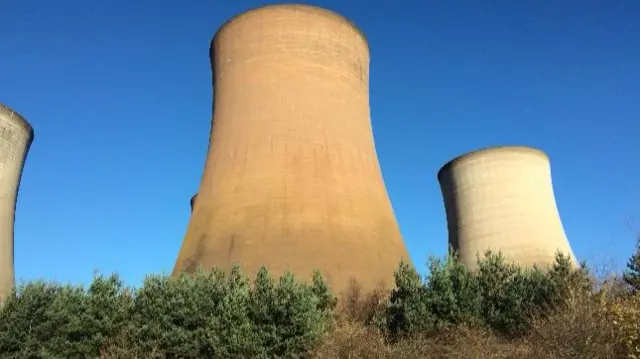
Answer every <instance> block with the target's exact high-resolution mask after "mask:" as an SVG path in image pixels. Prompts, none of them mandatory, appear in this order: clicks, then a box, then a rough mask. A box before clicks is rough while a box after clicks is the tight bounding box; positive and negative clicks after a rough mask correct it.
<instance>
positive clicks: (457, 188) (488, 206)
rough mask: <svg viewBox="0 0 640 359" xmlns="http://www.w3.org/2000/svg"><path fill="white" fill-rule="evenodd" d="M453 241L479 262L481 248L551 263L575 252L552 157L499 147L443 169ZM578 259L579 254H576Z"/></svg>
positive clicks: (466, 257) (521, 260)
mask: <svg viewBox="0 0 640 359" xmlns="http://www.w3.org/2000/svg"><path fill="white" fill-rule="evenodd" d="M438 181H439V182H440V188H441V190H442V195H443V198H444V204H445V209H446V212H447V222H448V228H449V244H450V245H451V247H452V249H454V250H456V251H458V254H459V256H460V260H461V261H462V263H465V264H466V265H468V266H469V267H471V268H475V267H476V263H477V257H476V255H477V254H480V255H481V256H482V255H483V254H484V252H485V250H486V249H491V250H493V251H494V252H496V251H498V250H500V251H502V253H503V254H504V255H505V257H506V259H507V260H509V261H513V262H516V263H517V264H520V265H523V266H532V265H533V264H537V265H538V266H540V267H545V266H546V265H548V264H551V263H553V262H554V260H555V254H556V252H557V251H561V252H562V253H564V254H566V255H570V256H571V258H572V259H574V256H573V252H572V250H571V248H570V246H569V242H568V240H567V237H566V235H565V232H564V229H563V227H562V222H561V221H560V216H559V214H558V209H557V207H556V202H555V198H554V194H553V186H552V183H551V167H550V165H549V158H548V157H547V155H546V154H545V153H543V152H542V151H540V150H537V149H533V148H528V147H493V148H488V149H483V150H480V151H476V152H471V153H468V154H466V155H463V156H460V157H458V158H455V159H454V160H452V161H450V162H449V163H447V164H446V165H444V167H442V169H440V171H439V172H438ZM574 264H575V259H574Z"/></svg>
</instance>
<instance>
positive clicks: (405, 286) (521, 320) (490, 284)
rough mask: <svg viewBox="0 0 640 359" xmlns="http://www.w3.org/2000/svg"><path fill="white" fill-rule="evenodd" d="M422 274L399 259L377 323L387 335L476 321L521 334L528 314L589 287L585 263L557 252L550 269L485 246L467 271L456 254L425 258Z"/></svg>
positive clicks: (540, 311)
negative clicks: (580, 265) (577, 265)
mask: <svg viewBox="0 0 640 359" xmlns="http://www.w3.org/2000/svg"><path fill="white" fill-rule="evenodd" d="M429 267H430V273H429V275H428V276H427V277H426V279H425V280H423V279H422V278H421V277H420V275H419V274H418V273H417V272H416V271H415V269H413V268H412V267H410V266H408V265H406V264H401V265H400V268H399V269H398V271H397V272H396V274H395V278H396V289H394V290H393V291H392V293H391V296H390V299H389V303H388V305H387V308H386V309H385V311H384V312H383V314H382V316H381V317H380V320H379V323H380V325H382V327H383V329H384V330H386V331H388V332H389V334H390V335H391V336H392V337H402V336H406V335H414V334H418V333H428V332H433V331H437V330H440V329H444V328H449V327H452V326H456V325H460V324H466V325H473V326H477V325H481V326H487V327H489V328H491V329H493V330H495V331H498V332H500V333H503V334H507V335H519V334H523V333H525V332H526V331H527V329H529V327H530V325H531V319H532V318H535V317H539V316H540V315H543V314H547V313H551V312H553V311H554V310H558V309H560V308H562V306H563V305H564V303H565V301H566V300H567V298H568V297H569V296H570V294H571V293H572V292H573V291H575V290H580V289H582V290H584V291H588V290H590V288H591V284H590V281H589V279H588V276H587V273H586V271H585V270H584V269H581V270H574V269H573V268H572V266H571V261H570V259H569V258H568V257H566V256H564V255H562V254H560V253H559V254H558V255H557V256H556V263H555V264H554V265H553V266H552V267H551V268H550V270H546V271H543V270H541V269H538V268H533V269H524V268H521V267H519V266H516V265H514V264H511V263H508V262H506V261H505V259H504V257H503V256H502V255H501V254H499V253H498V254H494V253H491V252H487V253H486V254H485V257H484V258H479V259H478V267H477V270H475V271H470V270H469V269H467V267H466V266H464V265H463V264H462V263H460V262H459V261H458V260H457V259H456V256H455V255H449V256H448V257H447V258H446V259H445V260H439V259H436V258H432V259H430V266H429Z"/></svg>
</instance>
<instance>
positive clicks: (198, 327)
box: [0, 267, 335, 358]
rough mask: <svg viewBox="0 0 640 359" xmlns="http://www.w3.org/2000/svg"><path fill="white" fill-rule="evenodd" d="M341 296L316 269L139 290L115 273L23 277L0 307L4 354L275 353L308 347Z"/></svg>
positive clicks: (0, 351) (201, 278)
mask: <svg viewBox="0 0 640 359" xmlns="http://www.w3.org/2000/svg"><path fill="white" fill-rule="evenodd" d="M334 305H335V300H334V298H333V297H332V296H331V295H330V292H329V291H328V288H327V286H326V285H325V284H324V282H323V280H322V278H321V277H320V276H319V274H316V275H314V278H313V282H312V283H310V284H304V283H301V282H297V281H296V280H295V278H294V277H293V275H291V274H285V275H283V276H282V277H280V278H278V279H274V278H272V277H271V276H270V275H269V273H268V272H267V271H266V270H265V269H262V270H261V271H260V272H259V273H258V275H257V277H256V278H255V281H254V282H253V285H252V286H250V283H249V280H248V279H247V278H246V277H244V276H243V275H242V274H241V273H240V270H239V269H238V268H237V267H236V268H234V269H233V270H232V271H231V273H229V274H225V273H224V272H222V271H217V270H215V271H213V272H210V273H204V272H199V273H197V274H196V275H194V276H187V275H183V276H181V277H179V278H171V277H167V276H150V277H148V278H146V280H145V281H144V284H143V285H142V287H141V288H139V289H138V290H133V289H130V288H126V287H125V286H124V285H123V284H122V282H121V281H120V279H119V278H118V276H116V275H112V276H110V277H107V278H105V277H103V276H96V277H95V279H94V281H93V283H92V284H91V285H90V286H89V288H88V289H87V290H85V289H83V288H82V287H78V286H71V285H60V284H55V283H45V282H33V283H26V284H22V285H21V286H19V287H18V288H17V291H16V293H15V295H14V296H13V297H10V298H8V299H7V300H6V302H5V303H4V305H3V307H2V308H1V309H0V356H1V357H2V358H97V357H100V356H101V355H102V356H103V357H110V356H111V357H127V358H129V357H143V358H154V357H158V358H226V357H243V358H274V357H296V356H301V355H303V354H305V353H308V352H310V351H311V350H312V349H313V348H314V347H315V346H316V345H317V344H318V342H319V341H320V340H321V339H322V336H323V334H324V333H325V332H326V331H327V330H328V329H329V326H330V324H331V322H330V319H331V316H330V314H331V310H332V309H333V306H334Z"/></svg>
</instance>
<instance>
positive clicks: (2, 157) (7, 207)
mask: <svg viewBox="0 0 640 359" xmlns="http://www.w3.org/2000/svg"><path fill="white" fill-rule="evenodd" d="M31 141H33V129H32V128H31V126H30V125H29V123H28V122H27V121H26V120H25V119H24V118H22V116H20V115H19V114H18V113H16V112H14V111H13V110H11V109H10V108H8V107H6V106H4V105H2V104H0V302H1V301H2V300H3V299H4V298H5V297H6V296H7V295H9V294H10V293H11V291H12V290H13V287H14V284H15V276H14V272H13V222H14V218H15V209H16V200H17V197H18V188H19V187H20V178H21V176H22V168H23V166H24V161H25V159H26V157H27V153H28V152H29V147H30V146H31Z"/></svg>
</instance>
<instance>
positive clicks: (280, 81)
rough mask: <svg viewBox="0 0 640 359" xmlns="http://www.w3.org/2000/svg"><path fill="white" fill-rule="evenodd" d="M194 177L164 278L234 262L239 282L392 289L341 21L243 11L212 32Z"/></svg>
mask: <svg viewBox="0 0 640 359" xmlns="http://www.w3.org/2000/svg"><path fill="white" fill-rule="evenodd" d="M210 51H211V53H210V56H211V63H212V69H213V85H214V97H213V102H214V112H213V121H212V131H211V137H210V144H209V151H208V154H207V158H206V163H205V168H204V175H203V178H202V182H201V184H200V188H199V190H198V195H197V201H192V205H193V211H192V215H191V218H190V221H189V225H188V228H187V233H186V235H185V238H184V242H183V244H182V248H181V249H180V253H179V256H178V259H177V262H176V265H175V268H174V273H179V272H180V271H183V270H186V271H193V270H195V269H196V268H197V267H202V268H205V269H209V268H211V267H213V266H219V267H222V268H228V267H229V266H230V265H232V264H233V263H239V264H241V265H242V267H243V268H244V269H245V271H246V273H247V274H249V275H254V274H255V273H256V272H257V270H258V269H259V267H260V266H262V265H263V264H264V265H266V266H267V268H268V269H269V270H270V271H271V272H272V273H274V274H281V273H282V272H283V271H285V270H287V269H289V270H292V271H293V272H294V273H295V274H296V275H297V276H300V277H303V278H309V276H310V274H311V272H312V271H313V270H314V269H320V270H322V271H323V273H324V275H325V277H326V278H327V279H328V280H329V282H330V284H331V285H332V288H333V289H335V290H337V291H341V290H343V289H345V288H347V286H348V283H349V281H350V280H351V279H352V278H357V280H358V281H359V282H360V283H361V285H362V286H363V287H364V288H371V287H374V286H376V285H378V284H382V285H386V286H390V285H392V284H393V272H394V270H395V269H396V268H397V265H398V263H399V262H400V260H401V259H404V260H408V255H407V251H406V249H405V245H404V243H403V239H402V237H401V235H400V231H399V228H398V224H397V222H396V218H395V215H394V211H393V209H392V206H391V203H390V200H389V196H388V194H387V190H386V187H385V183H384V180H383V177H382V174H381V171H380V166H379V163H378V158H377V154H376V149H375V145H374V139H373V135H372V129H371V120H370V110H369V49H368V44H367V41H366V39H365V38H364V36H363V34H362V32H361V31H359V30H358V29H357V28H356V27H355V26H354V25H353V24H352V23H350V22H349V21H347V20H346V19H345V18H344V17H342V16H340V15H338V14H336V13H333V12H330V11H328V10H324V9H321V8H317V7H312V6H307V5H271V6H265V7H261V8H258V9H255V10H251V11H249V12H246V13H243V14H241V15H239V16H237V17H235V18H233V19H232V20H230V21H229V22H228V23H226V24H225V25H224V26H223V27H222V28H221V29H220V30H219V31H218V32H217V33H216V35H215V37H214V39H213V41H212V45H211V49H210Z"/></svg>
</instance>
